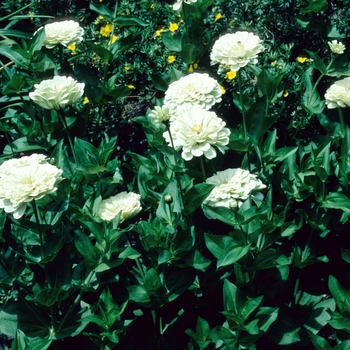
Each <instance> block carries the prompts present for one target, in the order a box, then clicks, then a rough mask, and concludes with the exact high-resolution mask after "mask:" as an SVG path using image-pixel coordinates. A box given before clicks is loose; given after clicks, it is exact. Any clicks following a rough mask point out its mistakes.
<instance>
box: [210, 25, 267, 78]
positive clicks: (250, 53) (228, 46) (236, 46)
mask: <svg viewBox="0 0 350 350" xmlns="http://www.w3.org/2000/svg"><path fill="white" fill-rule="evenodd" d="M261 42H262V41H261V40H260V39H259V37H258V36H257V35H254V34H253V33H249V32H236V33H231V34H225V35H223V36H222V37H220V38H219V39H218V40H216V42H215V43H214V46H213V49H212V51H211V53H210V59H211V64H212V65H214V64H217V63H219V64H222V65H227V66H230V67H231V70H232V71H234V72H237V71H238V70H239V69H240V68H242V67H245V66H246V65H247V64H248V63H253V64H256V63H257V62H258V60H257V56H258V54H259V53H260V52H262V51H264V50H265V48H264V47H263V46H262V45H261Z"/></svg>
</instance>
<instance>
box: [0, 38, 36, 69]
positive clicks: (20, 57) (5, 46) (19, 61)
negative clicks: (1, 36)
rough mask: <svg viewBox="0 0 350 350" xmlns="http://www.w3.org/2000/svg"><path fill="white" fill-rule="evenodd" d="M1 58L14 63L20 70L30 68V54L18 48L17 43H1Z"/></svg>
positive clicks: (9, 41) (3, 41) (6, 41)
mask: <svg viewBox="0 0 350 350" xmlns="http://www.w3.org/2000/svg"><path fill="white" fill-rule="evenodd" d="M0 56H5V57H7V58H8V59H9V60H10V61H13V62H14V63H15V64H16V65H17V66H18V67H20V68H23V69H28V68H29V65H30V62H29V54H28V52H27V51H25V50H23V49H21V48H20V47H19V46H17V44H16V42H15V41H12V40H2V41H0Z"/></svg>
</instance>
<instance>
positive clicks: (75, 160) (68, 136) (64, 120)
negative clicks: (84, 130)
mask: <svg viewBox="0 0 350 350" xmlns="http://www.w3.org/2000/svg"><path fill="white" fill-rule="evenodd" d="M58 115H59V117H60V118H61V121H62V124H63V126H64V130H65V132H66V135H67V139H68V142H69V147H70V149H71V152H72V155H73V158H74V162H75V164H77V159H76V157H75V152H74V146H73V141H72V139H71V137H70V135H69V131H68V125H67V122H66V118H65V116H64V114H63V110H62V109H61V110H59V111H58Z"/></svg>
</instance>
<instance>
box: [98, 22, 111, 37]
mask: <svg viewBox="0 0 350 350" xmlns="http://www.w3.org/2000/svg"><path fill="white" fill-rule="evenodd" d="M112 29H113V26H112V24H106V25H105V26H104V27H101V29H100V34H101V35H102V36H109V35H110V34H111V33H112Z"/></svg>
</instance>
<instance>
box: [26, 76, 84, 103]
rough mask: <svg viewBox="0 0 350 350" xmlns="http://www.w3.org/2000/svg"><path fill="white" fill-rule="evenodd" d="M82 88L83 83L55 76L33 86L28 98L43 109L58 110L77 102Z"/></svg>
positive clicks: (82, 90) (82, 91)
mask: <svg viewBox="0 0 350 350" xmlns="http://www.w3.org/2000/svg"><path fill="white" fill-rule="evenodd" d="M84 87H85V84H84V83H78V82H77V81H76V80H74V79H73V78H71V77H60V76H55V77H54V78H53V79H48V80H43V81H42V82H41V83H40V84H35V85H34V88H35V90H34V91H33V92H30V93H29V98H30V99H31V100H33V101H34V102H35V103H36V104H38V105H39V106H41V107H43V108H45V109H60V108H64V107H66V106H67V105H71V104H72V103H74V102H76V101H77V100H79V98H80V97H81V96H83V93H84Z"/></svg>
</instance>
